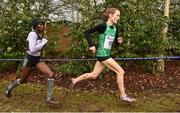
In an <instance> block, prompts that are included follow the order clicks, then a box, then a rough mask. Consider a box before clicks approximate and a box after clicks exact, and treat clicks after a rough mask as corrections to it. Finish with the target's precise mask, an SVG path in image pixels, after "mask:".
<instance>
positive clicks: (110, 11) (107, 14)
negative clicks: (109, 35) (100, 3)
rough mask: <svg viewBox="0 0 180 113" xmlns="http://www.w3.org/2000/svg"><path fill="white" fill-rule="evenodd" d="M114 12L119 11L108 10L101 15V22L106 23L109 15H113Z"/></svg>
mask: <svg viewBox="0 0 180 113" xmlns="http://www.w3.org/2000/svg"><path fill="white" fill-rule="evenodd" d="M115 11H120V10H119V9H118V8H108V9H106V11H105V12H104V13H103V14H102V20H103V21H107V20H108V18H109V14H114V13H115Z"/></svg>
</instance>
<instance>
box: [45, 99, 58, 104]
mask: <svg viewBox="0 0 180 113" xmlns="http://www.w3.org/2000/svg"><path fill="white" fill-rule="evenodd" d="M46 103H47V104H59V102H58V101H55V100H54V99H49V100H46Z"/></svg>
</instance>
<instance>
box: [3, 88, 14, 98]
mask: <svg viewBox="0 0 180 113" xmlns="http://www.w3.org/2000/svg"><path fill="white" fill-rule="evenodd" d="M11 91H12V90H9V89H8V87H6V88H5V95H6V97H7V98H10V97H11Z"/></svg>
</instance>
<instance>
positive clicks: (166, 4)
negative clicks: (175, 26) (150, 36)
mask: <svg viewBox="0 0 180 113" xmlns="http://www.w3.org/2000/svg"><path fill="white" fill-rule="evenodd" d="M169 5H170V0H164V16H165V17H167V18H169ZM164 24H165V26H164V29H163V40H165V39H166V38H167V31H168V24H167V22H165V23H164ZM161 56H163V54H161ZM164 65H165V64H164V60H163V59H160V60H158V61H157V67H156V72H157V73H164V71H165V70H164V67H165V66H164Z"/></svg>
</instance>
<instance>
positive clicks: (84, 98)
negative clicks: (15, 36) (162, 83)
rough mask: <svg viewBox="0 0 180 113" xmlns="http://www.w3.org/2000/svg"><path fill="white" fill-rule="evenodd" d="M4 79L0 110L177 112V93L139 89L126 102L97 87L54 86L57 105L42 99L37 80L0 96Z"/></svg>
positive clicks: (179, 100)
mask: <svg viewBox="0 0 180 113" xmlns="http://www.w3.org/2000/svg"><path fill="white" fill-rule="evenodd" d="M5 84H7V81H1V83H0V89H1V90H0V111H1V112H164V111H166V112H180V107H179V106H180V93H179V92H169V93H153V92H139V93H136V94H132V95H135V96H136V98H137V102H135V103H133V104H128V103H124V102H122V101H120V100H119V99H118V96H117V95H110V94H104V93H102V92H101V91H95V90H94V91H89V90H88V91H82V90H76V89H75V90H73V91H70V90H68V89H65V88H61V87H55V91H54V93H55V98H56V99H57V100H58V101H59V102H60V103H59V104H58V105H48V104H46V103H45V97H46V88H45V86H42V85H40V84H24V85H22V86H21V87H18V88H17V89H15V90H14V92H13V95H12V97H11V98H10V99H8V98H6V97H5V96H4V87H5Z"/></svg>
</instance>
